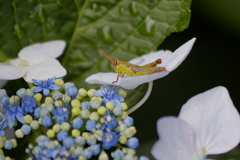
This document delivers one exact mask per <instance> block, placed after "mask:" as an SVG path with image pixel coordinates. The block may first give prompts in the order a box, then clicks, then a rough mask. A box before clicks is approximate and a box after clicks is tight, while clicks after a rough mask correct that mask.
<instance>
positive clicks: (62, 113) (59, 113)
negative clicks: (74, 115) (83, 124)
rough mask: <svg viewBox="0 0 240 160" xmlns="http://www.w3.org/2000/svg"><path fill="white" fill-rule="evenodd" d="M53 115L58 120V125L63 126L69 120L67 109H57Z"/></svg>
mask: <svg viewBox="0 0 240 160" xmlns="http://www.w3.org/2000/svg"><path fill="white" fill-rule="evenodd" d="M53 115H54V117H55V119H56V122H57V123H58V124H62V123H63V122H65V121H66V120H67V119H68V116H69V111H68V109H67V108H65V107H56V109H55V110H53Z"/></svg>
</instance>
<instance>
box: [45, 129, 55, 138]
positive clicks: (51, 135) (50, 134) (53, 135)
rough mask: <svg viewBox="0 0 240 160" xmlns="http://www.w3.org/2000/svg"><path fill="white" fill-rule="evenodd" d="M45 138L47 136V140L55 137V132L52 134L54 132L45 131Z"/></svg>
mask: <svg viewBox="0 0 240 160" xmlns="http://www.w3.org/2000/svg"><path fill="white" fill-rule="evenodd" d="M47 136H48V137H49V138H53V137H55V132H54V130H52V129H49V130H48V131H47Z"/></svg>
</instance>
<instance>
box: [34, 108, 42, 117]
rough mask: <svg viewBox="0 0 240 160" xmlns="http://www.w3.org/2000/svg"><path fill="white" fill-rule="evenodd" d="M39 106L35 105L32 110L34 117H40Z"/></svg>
mask: <svg viewBox="0 0 240 160" xmlns="http://www.w3.org/2000/svg"><path fill="white" fill-rule="evenodd" d="M41 109H42V108H41V107H37V108H36V109H35V110H34V117H36V118H40V111H41Z"/></svg>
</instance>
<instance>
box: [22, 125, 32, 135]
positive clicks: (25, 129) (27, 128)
mask: <svg viewBox="0 0 240 160" xmlns="http://www.w3.org/2000/svg"><path fill="white" fill-rule="evenodd" d="M21 131H22V133H23V134H24V135H28V134H29V133H30V132H31V127H30V126H29V125H27V124H24V125H23V126H22V127H21Z"/></svg>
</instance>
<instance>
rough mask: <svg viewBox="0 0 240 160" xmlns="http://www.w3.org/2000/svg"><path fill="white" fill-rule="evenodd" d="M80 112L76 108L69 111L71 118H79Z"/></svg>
mask: <svg viewBox="0 0 240 160" xmlns="http://www.w3.org/2000/svg"><path fill="white" fill-rule="evenodd" d="M80 112H81V109H80V108H78V107H74V108H72V110H71V113H72V116H73V117H75V116H79V115H80Z"/></svg>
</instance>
